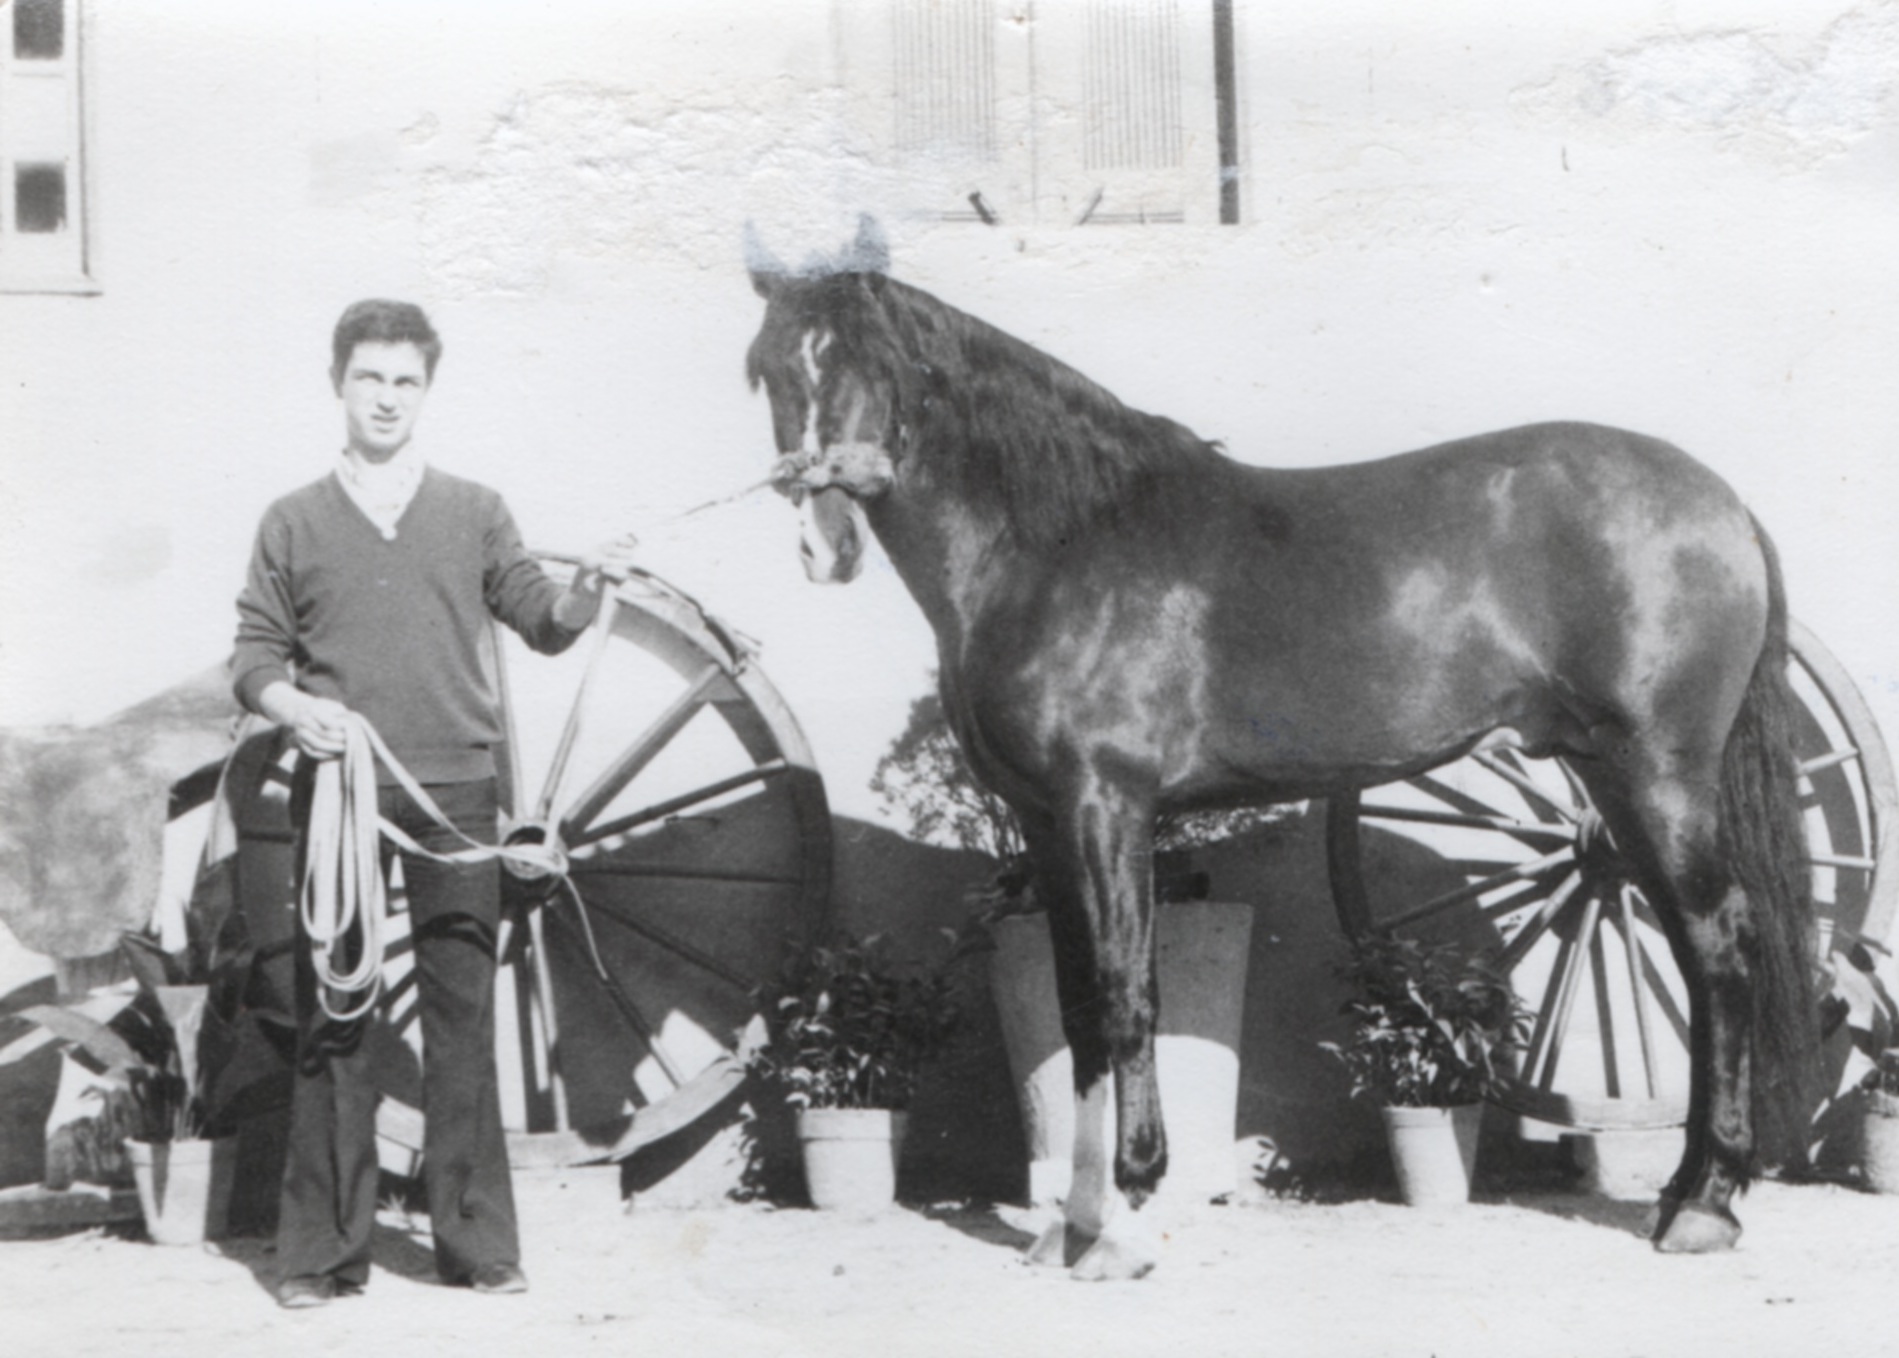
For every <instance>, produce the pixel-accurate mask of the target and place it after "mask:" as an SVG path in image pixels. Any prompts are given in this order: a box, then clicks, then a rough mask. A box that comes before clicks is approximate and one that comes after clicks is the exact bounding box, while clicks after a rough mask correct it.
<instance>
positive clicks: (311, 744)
mask: <svg viewBox="0 0 1899 1358" xmlns="http://www.w3.org/2000/svg"><path fill="white" fill-rule="evenodd" d="M257 705H258V706H259V707H261V708H263V709H264V715H265V716H266V717H269V718H270V719H271V720H272V721H274V722H276V723H277V724H278V725H279V726H288V727H289V728H290V733H291V734H292V735H293V736H295V737H296V740H297V748H298V749H300V750H302V751H303V752H304V753H305V754H307V755H309V756H310V758H312V759H335V758H337V757H338V756H339V755H341V754H342V753H343V743H344V741H345V740H346V739H347V738H348V735H349V726H348V720H349V709H348V708H347V707H345V706H343V704H341V703H339V702H337V701H336V699H334V698H319V697H316V696H315V695H314V694H309V693H305V692H303V691H302V690H301V689H299V688H296V687H295V686H293V685H291V684H286V683H284V682H282V681H281V680H280V681H278V682H277V683H274V684H272V685H270V686H269V687H268V688H266V689H265V690H264V691H263V692H262V693H260V694H258V695H257Z"/></svg>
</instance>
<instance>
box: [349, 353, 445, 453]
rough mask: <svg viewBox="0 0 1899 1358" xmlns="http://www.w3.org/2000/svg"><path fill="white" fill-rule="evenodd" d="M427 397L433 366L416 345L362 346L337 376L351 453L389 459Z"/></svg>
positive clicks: (413, 424) (406, 435)
mask: <svg viewBox="0 0 1899 1358" xmlns="http://www.w3.org/2000/svg"><path fill="white" fill-rule="evenodd" d="M428 393H429V369H428V362H427V360H425V359H424V358H423V357H422V351H421V350H420V349H418V348H416V346H415V345H413V344H410V343H409V342H408V341H407V340H404V341H403V342H402V343H400V344H385V343H383V342H381V341H379V340H365V341H364V342H363V343H361V344H359V345H357V346H356V347H355V348H354V349H353V350H351V351H350V356H349V362H348V363H346V364H344V365H343V371H342V372H341V373H340V374H338V375H337V378H336V394H337V395H338V396H339V397H340V398H342V401H343V418H344V421H345V423H346V424H347V425H348V430H349V446H350V449H351V451H353V452H355V453H356V454H357V455H358V456H359V457H362V458H364V459H366V460H368V461H370V462H383V461H387V460H388V459H389V458H390V457H392V456H394V455H395V454H396V453H397V452H399V451H401V449H402V445H403V444H405V443H407V442H408V441H409V435H410V434H411V433H412V432H413V431H414V429H415V421H416V417H417V416H418V415H420V414H421V413H422V399H423V397H425V396H427V395H428Z"/></svg>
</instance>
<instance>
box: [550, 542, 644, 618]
mask: <svg viewBox="0 0 1899 1358" xmlns="http://www.w3.org/2000/svg"><path fill="white" fill-rule="evenodd" d="M639 546H640V543H639V539H638V538H636V537H634V536H633V535H632V534H631V533H624V534H622V535H621V536H619V537H617V538H615V539H613V541H611V542H608V543H604V544H602V545H601V546H599V547H596V548H594V550H592V551H591V552H588V553H587V554H586V555H585V556H583V557H581V558H580V568H579V569H578V570H576V571H575V572H574V578H573V581H572V582H571V583H570V584H569V585H568V586H567V592H566V593H565V594H563V595H561V597H560V598H559V599H557V600H556V601H555V603H554V617H555V618H556V620H558V621H559V623H560V625H561V626H563V627H565V628H567V629H568V630H569V631H574V632H578V631H579V630H580V629H581V628H583V627H585V626H586V625H587V624H588V623H590V622H592V621H593V619H594V614H596V613H598V612H599V611H600V596H601V595H602V594H603V593H605V591H606V587H607V585H608V583H609V582H610V583H612V584H616V585H617V584H619V583H621V582H622V581H624V580H625V579H626V577H627V575H628V573H629V572H631V571H632V569H633V566H634V557H635V555H636V554H637V553H638V551H639Z"/></svg>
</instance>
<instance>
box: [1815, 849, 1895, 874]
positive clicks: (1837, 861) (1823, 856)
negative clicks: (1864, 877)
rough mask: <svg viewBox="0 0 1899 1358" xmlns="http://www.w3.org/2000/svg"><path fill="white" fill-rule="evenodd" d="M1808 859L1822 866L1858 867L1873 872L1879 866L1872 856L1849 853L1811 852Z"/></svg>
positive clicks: (1863, 870) (1862, 870) (1817, 865)
mask: <svg viewBox="0 0 1899 1358" xmlns="http://www.w3.org/2000/svg"><path fill="white" fill-rule="evenodd" d="M1807 861H1808V862H1809V863H1811V864H1813V865H1814V866H1815V867H1820V868H1857V869H1859V870H1860V871H1861V872H1871V871H1872V870H1873V869H1874V868H1875V867H1877V866H1879V865H1878V863H1877V862H1875V861H1874V860H1873V859H1871V858H1865V857H1861V856H1860V855H1858V854H1848V853H1810V854H1808V855H1807Z"/></svg>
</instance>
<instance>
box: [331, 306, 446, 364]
mask: <svg viewBox="0 0 1899 1358" xmlns="http://www.w3.org/2000/svg"><path fill="white" fill-rule="evenodd" d="M359 344H413V345H414V346H415V347H416V348H417V349H420V350H421V351H422V362H423V364H424V366H425V367H426V368H427V370H428V375H429V381H431V382H433V381H434V380H435V365H436V363H437V362H438V361H439V360H440V359H441V357H442V337H441V336H440V335H437V334H436V333H435V327H434V326H432V325H430V324H429V318H428V316H427V315H426V314H424V312H423V310H422V308H421V307H419V306H417V305H416V304H415V303H414V302H390V301H386V300H384V299H383V298H380V297H371V298H369V299H368V300H366V301H361V302H355V303H352V304H351V306H350V307H349V309H348V310H346V311H345V312H344V313H343V318H342V319H341V320H339V321H338V322H337V323H336V334H335V335H334V336H333V337H332V338H331V340H330V355H331V363H330V380H331V381H333V382H341V381H342V380H343V369H344V367H345V366H346V365H347V364H348V363H349V356H350V355H351V354H352V353H354V352H355V351H356V346H357V345H359Z"/></svg>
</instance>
